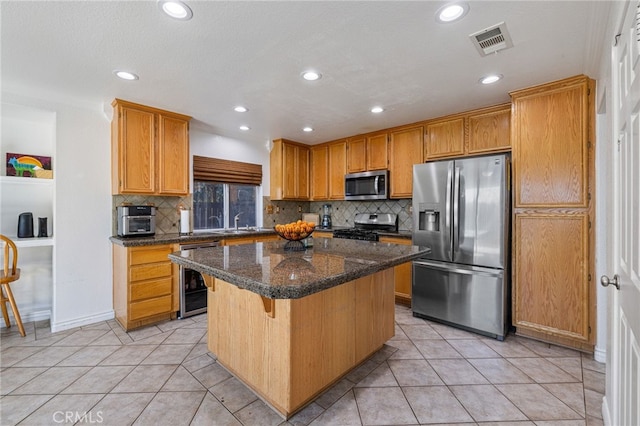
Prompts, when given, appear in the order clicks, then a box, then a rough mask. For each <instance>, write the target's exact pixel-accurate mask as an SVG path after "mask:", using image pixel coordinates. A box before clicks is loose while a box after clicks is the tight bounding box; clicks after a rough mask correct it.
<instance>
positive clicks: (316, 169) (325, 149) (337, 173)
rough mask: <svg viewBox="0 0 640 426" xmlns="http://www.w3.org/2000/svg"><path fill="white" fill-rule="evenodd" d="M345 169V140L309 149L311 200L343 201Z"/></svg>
mask: <svg viewBox="0 0 640 426" xmlns="http://www.w3.org/2000/svg"><path fill="white" fill-rule="evenodd" d="M346 169H347V142H346V140H341V141H335V142H328V143H324V144H322V145H316V146H313V147H311V181H312V185H311V199H312V200H315V201H319V200H343V199H344V175H345V174H346Z"/></svg>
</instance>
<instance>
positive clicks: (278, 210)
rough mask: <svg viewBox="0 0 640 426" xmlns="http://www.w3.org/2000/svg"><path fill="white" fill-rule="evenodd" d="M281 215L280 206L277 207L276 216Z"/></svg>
mask: <svg viewBox="0 0 640 426" xmlns="http://www.w3.org/2000/svg"><path fill="white" fill-rule="evenodd" d="M278 213H280V206H276V214H278Z"/></svg>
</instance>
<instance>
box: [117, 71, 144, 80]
mask: <svg viewBox="0 0 640 426" xmlns="http://www.w3.org/2000/svg"><path fill="white" fill-rule="evenodd" d="M113 73H114V74H115V75H116V76H118V77H120V78H121V79H123V80H137V79H138V76H137V75H136V74H134V73H132V72H129V71H122V70H114V71H113Z"/></svg>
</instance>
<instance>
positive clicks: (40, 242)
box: [7, 235, 55, 248]
mask: <svg viewBox="0 0 640 426" xmlns="http://www.w3.org/2000/svg"><path fill="white" fill-rule="evenodd" d="M7 237H9V238H11V239H12V240H13V242H14V243H16V247H18V248H25V247H47V246H53V245H54V244H55V240H54V239H53V237H46V238H44V237H33V238H18V237H16V236H15V235H7Z"/></svg>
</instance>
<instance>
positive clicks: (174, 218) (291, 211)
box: [112, 195, 412, 235]
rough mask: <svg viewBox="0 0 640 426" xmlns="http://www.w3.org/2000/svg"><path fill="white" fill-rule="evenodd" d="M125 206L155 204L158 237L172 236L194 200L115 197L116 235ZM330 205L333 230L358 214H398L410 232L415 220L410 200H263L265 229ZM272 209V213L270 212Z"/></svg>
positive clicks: (400, 225)
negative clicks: (119, 212) (119, 211)
mask: <svg viewBox="0 0 640 426" xmlns="http://www.w3.org/2000/svg"><path fill="white" fill-rule="evenodd" d="M123 203H130V204H133V205H146V204H153V205H154V206H156V233H157V234H173V233H177V232H179V231H180V213H179V207H180V206H184V207H186V208H189V209H190V208H191V196H187V197H157V196H145V195H114V196H113V198H112V205H113V214H112V217H113V223H112V232H113V235H116V232H117V224H116V221H117V214H116V206H119V205H121V204H123ZM325 204H331V208H332V213H331V222H332V224H333V226H347V227H351V226H353V219H354V217H355V215H356V213H395V214H397V215H398V229H399V230H400V231H411V227H412V219H411V213H410V212H409V207H410V206H411V200H410V199H401V200H379V201H338V200H331V201H311V202H310V201H271V198H270V197H263V203H262V208H263V217H262V226H264V227H266V228H272V227H273V226H274V225H276V224H278V223H289V222H293V221H296V220H298V219H300V218H301V217H302V213H318V215H320V218H322V206H323V205H325ZM269 206H271V210H269Z"/></svg>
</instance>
